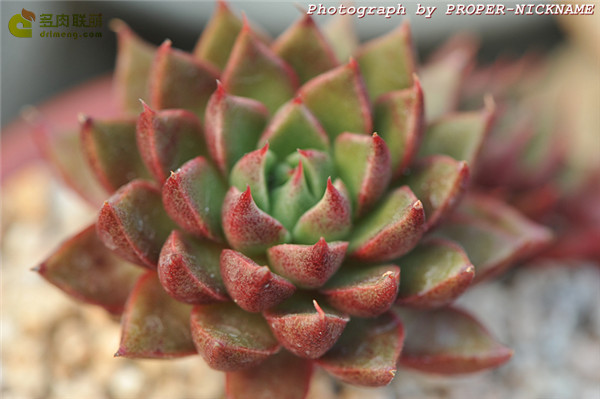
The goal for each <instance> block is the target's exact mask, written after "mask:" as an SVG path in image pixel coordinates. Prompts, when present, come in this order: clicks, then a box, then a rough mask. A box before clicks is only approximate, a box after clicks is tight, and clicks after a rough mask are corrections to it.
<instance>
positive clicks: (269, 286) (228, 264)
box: [221, 249, 296, 312]
mask: <svg viewBox="0 0 600 399" xmlns="http://www.w3.org/2000/svg"><path fill="white" fill-rule="evenodd" d="M221 276H222V277H223V282H224V283H225V287H226V288H227V292H229V295H230V296H231V298H232V299H233V301H234V302H235V303H236V304H238V306H239V307H241V308H242V309H244V310H247V311H248V312H262V311H263V310H265V309H268V308H271V307H273V306H275V305H277V304H279V303H281V302H283V301H285V300H286V299H287V298H289V297H290V296H291V295H292V294H293V293H294V291H296V287H294V285H293V284H292V283H290V282H289V281H287V280H286V279H284V278H283V277H281V276H278V275H277V274H275V273H272V272H271V271H270V270H269V268H268V267H267V266H260V265H258V264H257V263H256V262H254V261H253V260H252V259H250V258H248V257H247V256H245V255H243V254H241V253H239V252H236V251H233V250H231V249H224V250H223V252H222V253H221Z"/></svg>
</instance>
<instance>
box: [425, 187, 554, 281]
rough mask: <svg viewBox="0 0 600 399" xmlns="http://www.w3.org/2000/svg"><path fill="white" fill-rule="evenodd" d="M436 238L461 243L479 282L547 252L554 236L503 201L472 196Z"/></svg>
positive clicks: (470, 195) (463, 201)
mask: <svg viewBox="0 0 600 399" xmlns="http://www.w3.org/2000/svg"><path fill="white" fill-rule="evenodd" d="M435 234H436V235H438V236H441V237H445V238H449V239H451V240H454V241H456V242H458V243H459V244H460V245H461V246H462V247H463V248H464V249H465V251H466V252H467V254H468V255H469V259H471V262H473V265H475V270H476V277H475V280H476V281H481V280H484V279H487V278H490V277H492V276H496V275H498V274H501V273H502V272H503V271H505V270H506V268H508V267H509V266H511V265H513V264H514V263H516V262H518V261H521V260H524V259H527V258H528V257H531V256H532V255H534V254H536V253H537V252H539V251H541V250H542V249H544V248H546V247H547V246H548V245H549V244H550V243H551V242H552V239H553V234H552V232H551V231H550V230H549V229H548V228H546V227H544V226H541V225H538V224H536V223H534V222H531V221H530V220H528V219H526V218H525V217H524V216H522V215H521V214H520V213H519V212H517V211H516V210H515V209H513V208H511V207H510V206H508V205H506V204H505V203H503V202H502V201H500V200H498V199H495V198H492V197H490V196H486V195H482V194H469V195H467V196H465V198H464V199H463V200H462V201H461V205H460V207H459V208H458V209H457V210H456V212H455V214H454V215H452V216H451V217H450V218H449V220H448V223H444V224H443V225H442V226H440V228H439V231H436V232H435Z"/></svg>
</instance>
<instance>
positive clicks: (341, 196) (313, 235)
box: [293, 179, 352, 244]
mask: <svg viewBox="0 0 600 399" xmlns="http://www.w3.org/2000/svg"><path fill="white" fill-rule="evenodd" d="M351 227H352V209H351V206H350V200H349V199H348V194H347V192H346V189H345V187H344V185H343V183H342V182H341V180H338V181H336V185H334V184H333V183H331V179H329V180H327V189H326V190H325V194H324V195H323V198H321V200H320V201H319V202H318V203H317V204H316V205H315V206H313V207H312V208H310V209H309V210H308V211H306V212H305V213H304V215H302V216H301V217H300V220H298V223H297V224H296V227H294V231H293V236H294V241H295V242H297V243H299V244H312V243H314V242H317V241H318V240H319V239H320V238H321V237H323V238H325V240H327V241H337V240H343V239H344V238H345V237H346V236H347V235H348V233H349V232H350V228H351Z"/></svg>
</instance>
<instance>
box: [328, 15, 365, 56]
mask: <svg viewBox="0 0 600 399" xmlns="http://www.w3.org/2000/svg"><path fill="white" fill-rule="evenodd" d="M323 34H324V35H325V38H326V39H327V40H328V41H329V43H331V46H332V48H333V51H334V52H335V55H336V57H337V59H338V60H339V61H341V62H347V61H348V60H349V59H350V57H351V56H352V54H354V52H355V51H356V49H357V48H358V37H357V36H356V31H355V29H354V18H353V17H351V16H350V15H341V14H337V15H335V16H334V17H332V18H329V19H328V20H327V22H326V24H325V27H324V28H323Z"/></svg>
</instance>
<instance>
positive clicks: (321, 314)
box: [313, 299, 325, 321]
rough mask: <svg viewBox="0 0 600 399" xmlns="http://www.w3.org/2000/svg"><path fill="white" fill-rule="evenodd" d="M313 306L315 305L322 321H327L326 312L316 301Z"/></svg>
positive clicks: (314, 300)
mask: <svg viewBox="0 0 600 399" xmlns="http://www.w3.org/2000/svg"><path fill="white" fill-rule="evenodd" d="M313 305H314V307H315V309H316V311H317V313H318V314H319V317H320V318H321V321H325V312H324V311H323V309H321V306H319V304H318V303H317V300H316V299H313Z"/></svg>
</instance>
